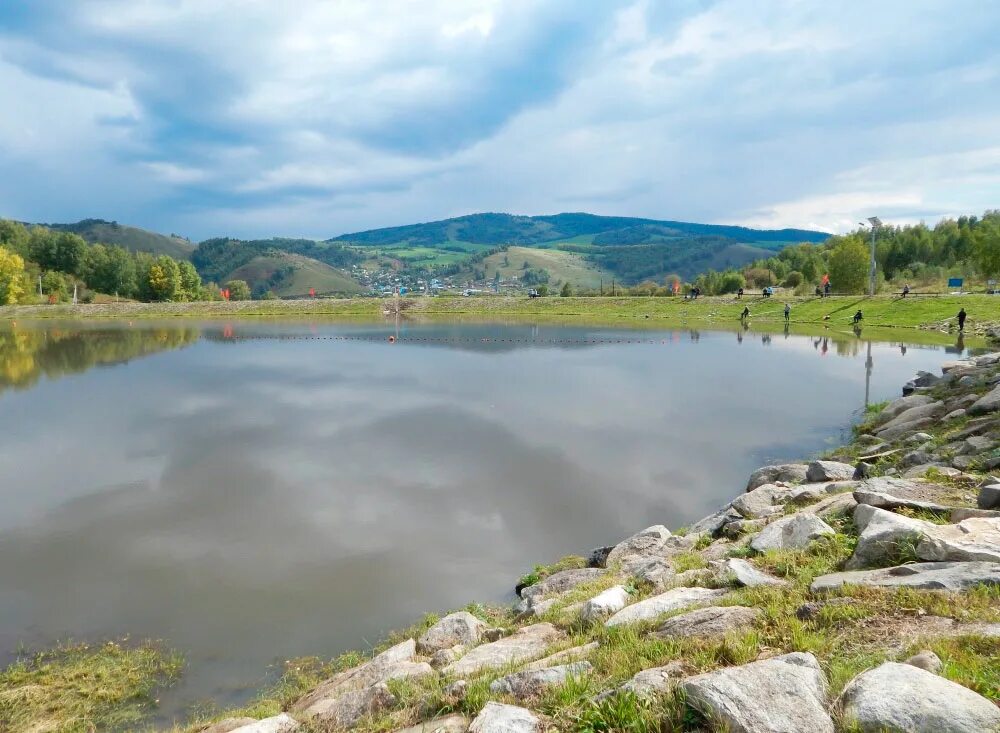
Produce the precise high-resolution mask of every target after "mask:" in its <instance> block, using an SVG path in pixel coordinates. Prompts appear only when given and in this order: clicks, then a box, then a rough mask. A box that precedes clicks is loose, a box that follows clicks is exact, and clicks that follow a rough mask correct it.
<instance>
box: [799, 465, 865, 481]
mask: <svg viewBox="0 0 1000 733" xmlns="http://www.w3.org/2000/svg"><path fill="white" fill-rule="evenodd" d="M852 478H854V466H852V465H851V464H849V463H840V462H838V461H813V462H812V463H810V464H809V467H808V468H807V469H806V479H807V480H809V481H811V482H812V483H819V482H821V481H849V480H850V479H852Z"/></svg>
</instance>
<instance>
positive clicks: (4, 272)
mask: <svg viewBox="0 0 1000 733" xmlns="http://www.w3.org/2000/svg"><path fill="white" fill-rule="evenodd" d="M27 289H28V288H27V278H26V276H25V274H24V258H23V257H21V255H19V254H15V253H14V252H11V251H10V250H8V249H6V248H5V247H0V305H14V304H16V303H19V302H20V301H21V298H23V297H24V294H25V293H26V292H27Z"/></svg>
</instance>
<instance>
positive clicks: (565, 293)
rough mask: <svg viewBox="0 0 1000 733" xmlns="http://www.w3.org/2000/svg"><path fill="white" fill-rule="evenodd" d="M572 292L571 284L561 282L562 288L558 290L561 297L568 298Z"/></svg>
mask: <svg viewBox="0 0 1000 733" xmlns="http://www.w3.org/2000/svg"><path fill="white" fill-rule="evenodd" d="M572 294H573V286H572V285H570V284H569V283H568V282H565V283H563V286H562V290H560V291H559V296H560V297H562V298H568V297H570V296H571V295H572Z"/></svg>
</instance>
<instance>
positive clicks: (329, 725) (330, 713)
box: [305, 682, 396, 730]
mask: <svg viewBox="0 0 1000 733" xmlns="http://www.w3.org/2000/svg"><path fill="white" fill-rule="evenodd" d="M395 704H396V697H395V695H393V694H392V692H390V691H389V688H388V687H387V686H386V685H385V684H383V683H381V682H380V683H379V684H377V685H372V686H371V687H365V688H363V689H360V690H354V691H353V692H345V693H344V694H342V695H338V696H337V697H329V698H324V699H323V700H320V701H319V702H317V703H316V704H314V705H313V706H312V707H310V708H309V709H308V710H306V711H305V715H306V716H307V717H309V718H310V719H311V720H312V721H314V722H315V723H318V724H320V725H321V726H322V727H323V730H329V729H332V730H347V729H348V728H351V727H353V726H354V725H355V724H356V723H357V722H358V721H359V720H361V719H362V718H363V717H365V716H366V715H373V714H376V713H380V712H381V711H383V710H386V709H388V708H391V707H392V706H393V705H395Z"/></svg>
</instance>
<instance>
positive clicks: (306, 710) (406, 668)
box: [292, 639, 434, 717]
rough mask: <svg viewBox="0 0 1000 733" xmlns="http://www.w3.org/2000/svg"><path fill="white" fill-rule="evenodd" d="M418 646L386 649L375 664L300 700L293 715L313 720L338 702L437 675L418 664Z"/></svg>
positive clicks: (336, 677) (409, 644)
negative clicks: (381, 686)
mask: <svg viewBox="0 0 1000 733" xmlns="http://www.w3.org/2000/svg"><path fill="white" fill-rule="evenodd" d="M416 651H417V645H416V642H415V641H414V640H413V639H407V640H406V641H404V642H401V643H399V644H396V645H395V646H393V647H390V648H389V649H386V650H385V651H384V652H382V653H381V654H379V655H377V656H376V657H374V658H373V659H372V660H371V661H369V662H366V663H365V664H362V665H361V666H359V667H355V668H354V669H349V670H346V671H344V672H341V673H340V674H337V675H334V676H333V677H331V678H330V679H328V680H326V681H325V682H323V683H321V684H320V685H319V686H317V687H316V689H314V690H313V691H312V692H310V693H309V694H308V695H305V696H303V697H302V698H300V699H299V700H298V701H297V702H296V703H295V704H294V705H293V706H292V712H293V713H303V714H304V715H305V716H307V717H310V716H313V715H316V714H317V713H318V712H319V711H321V710H327V709H329V708H330V707H331V705H333V704H334V703H335V702H336V700H337V699H338V698H340V697H341V696H342V695H345V694H347V693H351V692H356V691H358V690H362V689H364V688H369V687H371V686H373V685H377V684H380V683H384V682H388V681H389V680H393V679H402V678H406V677H422V676H424V675H431V674H434V670H433V668H431V666H430V665H429V664H427V663H426V662H418V661H416V660H415V659H414V657H415V656H416Z"/></svg>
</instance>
